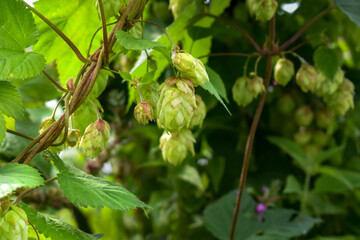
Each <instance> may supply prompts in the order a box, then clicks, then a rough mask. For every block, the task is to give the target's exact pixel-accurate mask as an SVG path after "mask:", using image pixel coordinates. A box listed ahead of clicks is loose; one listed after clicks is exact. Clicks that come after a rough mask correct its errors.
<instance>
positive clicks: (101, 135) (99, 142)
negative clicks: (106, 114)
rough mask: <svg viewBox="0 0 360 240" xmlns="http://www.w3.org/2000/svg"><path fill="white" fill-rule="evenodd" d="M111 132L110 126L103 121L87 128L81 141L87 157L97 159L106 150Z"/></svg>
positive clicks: (81, 146) (98, 121)
mask: <svg viewBox="0 0 360 240" xmlns="http://www.w3.org/2000/svg"><path fill="white" fill-rule="evenodd" d="M110 131H111V129H110V125H109V124H108V123H107V122H106V121H104V120H102V119H98V120H96V121H95V122H94V123H92V124H90V125H89V126H87V128H86V129H85V132H84V135H83V136H82V138H81V141H80V148H82V149H84V152H85V156H86V157H96V156H97V155H99V153H100V152H101V151H102V150H104V149H105V147H106V145H107V142H108V140H109V138H110Z"/></svg>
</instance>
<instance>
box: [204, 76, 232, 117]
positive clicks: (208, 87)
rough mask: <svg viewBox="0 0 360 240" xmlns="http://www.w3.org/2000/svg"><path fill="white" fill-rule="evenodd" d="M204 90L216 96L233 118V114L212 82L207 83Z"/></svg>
mask: <svg viewBox="0 0 360 240" xmlns="http://www.w3.org/2000/svg"><path fill="white" fill-rule="evenodd" d="M203 88H204V89H205V90H206V91H208V92H209V93H210V94H211V95H214V96H215V98H216V99H217V100H218V101H219V102H220V103H221V104H222V105H223V106H224V108H225V109H226V111H227V112H228V113H229V114H230V116H231V112H230V111H229V109H228V108H227V106H226V104H225V103H224V101H223V100H222V98H221V97H220V95H219V93H218V92H217V91H216V89H215V87H214V86H213V84H212V82H207V83H205V85H204V86H203Z"/></svg>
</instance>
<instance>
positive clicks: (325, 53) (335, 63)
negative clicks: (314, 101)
mask: <svg viewBox="0 0 360 240" xmlns="http://www.w3.org/2000/svg"><path fill="white" fill-rule="evenodd" d="M314 62H315V66H316V67H317V68H318V69H319V70H320V71H321V72H322V73H323V74H325V76H326V77H328V78H329V79H333V78H334V76H335V74H336V72H337V71H338V69H339V67H340V60H339V57H338V56H337V55H336V53H335V51H334V50H332V49H330V48H327V47H324V46H320V47H318V48H317V49H316V51H315V53H314Z"/></svg>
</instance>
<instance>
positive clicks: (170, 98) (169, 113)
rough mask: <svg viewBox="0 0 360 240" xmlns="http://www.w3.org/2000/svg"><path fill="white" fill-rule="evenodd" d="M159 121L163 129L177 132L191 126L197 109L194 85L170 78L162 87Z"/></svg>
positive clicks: (158, 111)
mask: <svg viewBox="0 0 360 240" xmlns="http://www.w3.org/2000/svg"><path fill="white" fill-rule="evenodd" d="M156 108H157V118H158V119H157V121H158V124H159V126H160V127H161V128H164V129H165V130H166V131H169V132H175V131H179V130H181V129H182V128H184V127H186V128H188V127H189V126H190V121H191V118H192V117H193V115H194V111H195V109H196V99H195V94H194V89H193V87H192V84H191V82H190V81H188V80H184V79H179V78H168V79H166V80H165V82H164V83H163V84H161V86H160V99H159V101H158V103H157V107H156Z"/></svg>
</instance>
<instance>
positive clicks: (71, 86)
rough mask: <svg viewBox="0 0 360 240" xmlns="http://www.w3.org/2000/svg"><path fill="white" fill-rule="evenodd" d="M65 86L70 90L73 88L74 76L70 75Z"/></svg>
mask: <svg viewBox="0 0 360 240" xmlns="http://www.w3.org/2000/svg"><path fill="white" fill-rule="evenodd" d="M66 87H67V89H68V90H69V91H72V90H74V89H75V84H74V78H73V77H71V78H69V79H68V80H67V81H66Z"/></svg>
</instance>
